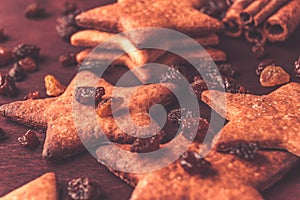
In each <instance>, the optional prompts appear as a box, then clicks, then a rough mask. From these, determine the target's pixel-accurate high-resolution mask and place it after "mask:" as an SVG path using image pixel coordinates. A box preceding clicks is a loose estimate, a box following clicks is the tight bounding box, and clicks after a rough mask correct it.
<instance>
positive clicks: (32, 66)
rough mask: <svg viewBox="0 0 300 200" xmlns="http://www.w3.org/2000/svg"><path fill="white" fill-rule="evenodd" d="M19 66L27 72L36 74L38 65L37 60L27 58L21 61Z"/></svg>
mask: <svg viewBox="0 0 300 200" xmlns="http://www.w3.org/2000/svg"><path fill="white" fill-rule="evenodd" d="M18 65H19V66H20V67H22V68H23V69H24V71H26V72H35V71H36V70H37V65H36V62H35V60H33V59H32V58H30V57H26V58H23V59H21V60H19V61H18Z"/></svg>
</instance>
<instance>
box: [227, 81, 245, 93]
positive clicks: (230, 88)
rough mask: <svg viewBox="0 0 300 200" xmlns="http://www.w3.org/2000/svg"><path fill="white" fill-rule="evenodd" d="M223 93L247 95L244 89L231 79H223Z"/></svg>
mask: <svg viewBox="0 0 300 200" xmlns="http://www.w3.org/2000/svg"><path fill="white" fill-rule="evenodd" d="M223 81H224V86H225V92H230V93H241V94H244V93H248V92H247V91H246V89H245V88H244V87H243V86H242V85H241V84H239V83H237V82H236V81H235V80H234V79H232V78H227V77H223Z"/></svg>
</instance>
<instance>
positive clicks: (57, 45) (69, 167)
mask: <svg viewBox="0 0 300 200" xmlns="http://www.w3.org/2000/svg"><path fill="white" fill-rule="evenodd" d="M31 2H33V1H30V0H22V1H20V0H19V1H18V0H2V1H1V3H0V26H1V27H4V29H5V32H6V33H7V35H8V36H9V39H8V40H7V41H6V42H4V43H1V44H0V46H3V47H7V48H13V47H14V46H16V45H17V44H19V43H29V44H36V45H38V46H39V47H40V48H41V55H42V59H41V62H40V64H39V70H38V71H37V72H35V73H32V74H28V76H27V78H26V80H24V81H23V82H18V83H17V87H18V88H19V95H18V96H17V97H16V98H4V97H0V104H1V105H2V104H4V103H8V102H12V101H15V100H20V99H22V98H23V97H24V96H25V95H26V94H27V93H28V92H32V91H40V92H41V93H42V94H43V95H45V91H44V90H45V89H44V82H43V79H44V76H45V75H47V74H52V75H55V76H56V77H57V79H58V80H60V81H61V82H62V83H63V84H66V85H67V84H68V83H69V81H70V80H71V79H72V77H73V76H74V75H75V73H76V69H75V68H74V67H70V68H64V67H62V66H61V65H60V63H59V62H58V57H59V55H62V54H65V53H67V52H77V51H79V50H80V49H79V48H74V47H71V45H70V44H68V43H67V42H64V41H63V40H62V39H61V38H60V37H59V36H58V34H57V32H56V30H55V24H56V18H57V17H58V16H59V12H58V9H59V7H60V5H61V1H59V0H51V1H47V9H48V12H49V17H47V18H46V19H42V20H29V19H26V18H25V17H24V14H23V13H24V9H25V7H26V6H27V5H28V4H29V3H31ZM76 2H77V4H78V7H79V8H81V9H82V10H86V9H89V8H92V7H95V6H99V5H102V4H105V3H108V1H104V0H98V1H96V0H78V1H76ZM297 35H298V36H299V35H300V30H299V29H298V30H297V32H296V33H295V34H294V35H293V36H292V37H291V38H290V39H289V40H288V41H287V42H285V43H283V44H276V45H269V46H268V50H269V51H270V53H271V55H272V57H273V58H274V59H275V61H276V63H278V64H281V65H283V66H284V68H285V69H286V70H287V71H288V72H289V73H290V74H291V75H292V77H293V78H292V79H293V80H294V81H298V82H299V81H300V79H299V78H298V80H297V79H296V78H295V76H294V74H293V62H294V60H295V59H296V58H297V57H298V56H300V38H299V37H298V38H297ZM220 48H221V49H223V50H225V51H226V52H227V54H228V58H229V61H230V63H232V64H233V66H234V67H235V68H236V69H237V70H238V71H239V72H240V76H239V77H238V81H239V82H240V83H242V84H243V85H244V86H245V87H246V88H247V89H250V90H251V91H253V92H254V93H256V94H265V93H268V92H270V91H272V90H274V88H269V89H266V88H262V87H261V86H260V85H259V82H258V77H257V76H256V75H255V69H256V66H257V64H258V62H257V61H256V60H255V58H254V56H253V54H251V51H250V48H251V45H249V44H248V43H247V42H245V41H244V40H242V39H236V40H233V39H230V38H226V37H222V38H221V45H220ZM8 69H9V67H4V68H1V69H0V71H1V72H7V71H8ZM0 127H1V128H3V129H4V130H5V131H6V132H7V133H8V135H9V139H8V140H6V141H2V142H1V143H0V196H2V195H4V194H6V193H7V192H9V191H11V190H13V189H15V188H17V187H19V186H21V185H23V184H24V183H26V182H28V181H29V180H32V179H34V178H36V177H38V176H39V175H41V174H43V173H45V172H49V171H53V172H55V173H56V175H57V178H58V183H59V184H60V186H61V197H62V199H66V197H67V193H66V183H67V182H68V181H69V180H70V179H72V178H76V177H89V178H92V179H94V180H96V181H98V182H99V184H100V185H101V187H102V191H103V193H104V195H105V197H106V199H128V198H129V197H130V193H131V192H132V188H131V187H130V186H128V185H127V184H125V183H124V182H122V181H121V180H119V179H118V178H117V177H115V176H114V175H112V174H111V173H110V172H108V171H107V170H106V168H105V167H103V166H101V165H100V164H98V163H97V161H96V160H95V159H94V158H93V157H92V156H91V155H90V154H88V153H86V152H85V153H82V154H80V155H77V156H74V157H72V158H69V159H66V160H62V161H59V162H47V161H45V160H43V159H42V157H41V151H42V145H40V146H39V148H38V149H35V150H33V151H32V150H27V149H25V148H23V147H21V145H20V144H19V143H18V141H17V138H18V137H19V136H20V135H22V134H24V133H25V132H26V130H27V128H26V127H24V126H22V125H19V124H16V123H13V122H10V121H7V120H5V119H3V118H1V119H0ZM38 136H39V137H40V139H41V141H43V140H44V137H45V135H44V134H43V133H39V135H38ZM299 170H300V166H298V167H296V168H295V169H294V170H293V171H291V172H290V173H289V174H288V175H287V176H286V177H285V178H284V179H283V180H281V181H280V182H279V183H277V184H276V185H274V186H272V187H271V188H270V189H268V190H267V191H265V192H264V193H263V195H264V197H265V198H266V199H274V200H280V199H284V200H287V199H288V200H296V199H299V198H300V187H299V186H300V173H299Z"/></svg>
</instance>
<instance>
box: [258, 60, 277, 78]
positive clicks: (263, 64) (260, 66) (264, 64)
mask: <svg viewBox="0 0 300 200" xmlns="http://www.w3.org/2000/svg"><path fill="white" fill-rule="evenodd" d="M274 64H275V63H274V61H273V59H271V58H267V59H264V60H262V61H261V62H260V63H259V64H258V66H257V69H256V74H257V75H258V76H260V74H261V72H262V71H263V70H264V68H266V67H267V66H270V65H274Z"/></svg>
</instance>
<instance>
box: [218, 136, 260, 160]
mask: <svg viewBox="0 0 300 200" xmlns="http://www.w3.org/2000/svg"><path fill="white" fill-rule="evenodd" d="M217 151H218V152H221V153H229V154H233V155H236V156H238V157H240V158H241V159H243V160H247V161H251V160H254V159H255V157H256V155H257V153H258V151H259V144H258V142H246V141H243V140H240V141H235V142H229V143H221V144H219V145H218V146H217Z"/></svg>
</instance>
